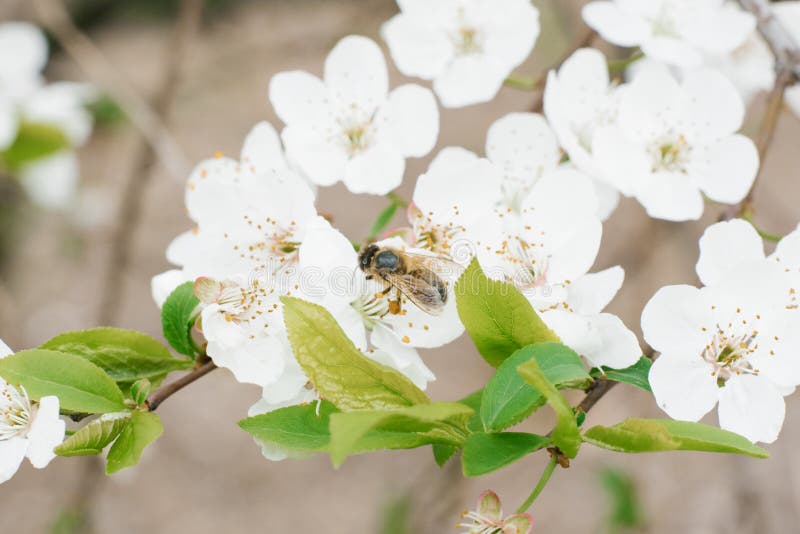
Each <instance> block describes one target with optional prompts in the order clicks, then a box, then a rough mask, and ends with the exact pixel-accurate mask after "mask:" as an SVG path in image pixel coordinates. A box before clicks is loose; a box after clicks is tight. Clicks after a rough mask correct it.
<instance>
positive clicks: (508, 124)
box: [486, 113, 561, 184]
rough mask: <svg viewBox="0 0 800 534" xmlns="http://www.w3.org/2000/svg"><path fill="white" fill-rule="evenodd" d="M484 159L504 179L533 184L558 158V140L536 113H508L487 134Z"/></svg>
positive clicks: (559, 156) (541, 117)
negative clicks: (500, 172)
mask: <svg viewBox="0 0 800 534" xmlns="http://www.w3.org/2000/svg"><path fill="white" fill-rule="evenodd" d="M486 157H488V158H489V159H490V160H491V161H492V163H495V164H497V165H500V166H501V167H502V168H503V170H504V171H505V173H506V175H507V176H511V177H513V178H517V179H522V180H524V181H525V182H526V183H528V184H533V183H534V182H535V181H536V179H537V178H539V177H540V176H542V175H543V174H545V173H546V172H548V171H550V170H552V169H554V168H555V167H556V165H558V162H559V160H560V159H561V153H560V151H559V149H558V141H556V136H555V134H554V133H553V131H552V130H551V129H550V126H548V124H547V121H546V120H545V119H544V117H543V116H541V115H539V114H538V113H509V114H508V115H506V116H504V117H502V118H500V119H498V120H497V121H495V122H494V123H493V124H492V125H491V126H490V127H489V132H488V133H487V134H486Z"/></svg>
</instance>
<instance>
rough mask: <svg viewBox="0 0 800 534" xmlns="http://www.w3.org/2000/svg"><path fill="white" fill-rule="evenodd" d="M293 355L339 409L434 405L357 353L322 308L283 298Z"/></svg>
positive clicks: (394, 373)
mask: <svg viewBox="0 0 800 534" xmlns="http://www.w3.org/2000/svg"><path fill="white" fill-rule="evenodd" d="M281 301H282V302H283V304H284V310H283V315H284V320H285V322H286V329H287V330H288V332H289V341H290V342H291V344H292V349H293V351H294V356H295V358H297V361H298V363H299V364H300V366H301V367H302V368H303V371H305V373H306V375H307V376H308V378H309V379H310V380H311V383H312V384H314V388H315V389H316V390H317V391H318V392H319V394H320V395H321V396H322V397H323V398H324V399H326V400H329V401H331V402H332V403H333V404H334V405H335V406H336V407H337V408H339V409H340V410H345V411H346V410H371V409H384V408H398V407H404V406H413V405H415V404H427V403H430V399H428V397H427V396H426V395H425V393H423V392H422V390H420V389H419V388H418V387H417V386H415V385H414V384H413V383H412V382H411V381H410V380H409V379H408V378H406V377H405V376H403V375H402V374H400V373H399V372H397V371H395V370H394V369H392V368H390V367H387V366H385V365H382V364H380V363H378V362H376V361H374V360H372V359H370V358H368V357H366V356H364V355H363V354H362V353H361V351H359V350H358V349H357V348H356V346H355V345H354V344H353V342H352V341H350V339H349V338H348V337H347V335H346V334H345V333H344V332H343V331H342V329H341V328H340V327H339V325H338V324H337V323H336V320H334V318H333V317H332V316H331V314H330V313H328V311H327V310H326V309H325V308H323V307H322V306H318V305H316V304H312V303H310V302H306V301H304V300H300V299H296V298H291V297H281Z"/></svg>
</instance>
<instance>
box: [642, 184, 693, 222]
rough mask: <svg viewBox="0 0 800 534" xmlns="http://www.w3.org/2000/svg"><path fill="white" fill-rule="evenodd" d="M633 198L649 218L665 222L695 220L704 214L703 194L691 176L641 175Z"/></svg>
mask: <svg viewBox="0 0 800 534" xmlns="http://www.w3.org/2000/svg"><path fill="white" fill-rule="evenodd" d="M637 189H638V190H637V192H636V198H637V200H639V202H640V203H641V204H642V206H644V208H645V210H647V214H648V215H649V216H650V217H653V218H656V219H664V220H667V221H696V220H697V219H699V218H700V217H701V216H702V215H703V208H704V204H703V195H701V194H700V190H699V189H698V187H697V184H696V183H695V181H694V180H693V179H692V177H691V176H687V175H685V174H682V173H678V172H659V173H653V174H651V175H649V176H646V177H644V179H643V180H642V182H641V183H640V184H639V186H638V188H637Z"/></svg>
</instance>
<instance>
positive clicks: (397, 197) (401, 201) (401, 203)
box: [386, 191, 408, 208]
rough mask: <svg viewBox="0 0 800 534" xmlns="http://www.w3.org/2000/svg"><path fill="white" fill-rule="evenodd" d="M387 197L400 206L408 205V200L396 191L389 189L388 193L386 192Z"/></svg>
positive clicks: (405, 206)
mask: <svg viewBox="0 0 800 534" xmlns="http://www.w3.org/2000/svg"><path fill="white" fill-rule="evenodd" d="M386 198H388V199H389V200H391V201H392V202H394V203H395V204H397V205H398V206H402V207H404V208H407V207H408V200H406V199H404V198H403V197H401V196H400V195H398V194H397V193H395V192H394V191H389V192H388V193H386Z"/></svg>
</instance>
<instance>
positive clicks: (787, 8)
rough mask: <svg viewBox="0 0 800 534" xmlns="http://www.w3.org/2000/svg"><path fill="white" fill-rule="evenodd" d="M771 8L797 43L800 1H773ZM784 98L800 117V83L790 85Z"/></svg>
mask: <svg viewBox="0 0 800 534" xmlns="http://www.w3.org/2000/svg"><path fill="white" fill-rule="evenodd" d="M770 8H771V9H772V12H773V13H774V14H775V16H776V17H777V18H778V21H779V22H780V23H781V24H782V25H783V27H784V28H786V30H787V31H788V32H789V34H790V35H791V36H792V37H793V38H794V41H795V43H797V42H798V41H800V2H780V3H778V2H772V3H770ZM784 98H785V99H786V103H787V104H789V107H791V108H792V111H794V114H795V115H797V116H798V117H800V85H797V84H796V83H795V84H794V85H792V86H791V87H788V88H787V89H786V94H785V95H784Z"/></svg>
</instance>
